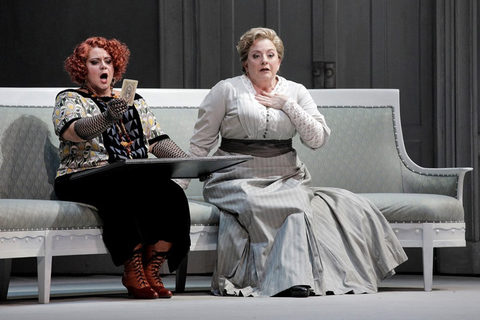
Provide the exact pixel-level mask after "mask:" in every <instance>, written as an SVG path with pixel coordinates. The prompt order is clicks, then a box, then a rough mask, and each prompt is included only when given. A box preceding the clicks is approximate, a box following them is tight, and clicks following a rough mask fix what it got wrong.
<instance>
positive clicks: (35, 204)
mask: <svg viewBox="0 0 480 320" xmlns="http://www.w3.org/2000/svg"><path fill="white" fill-rule="evenodd" d="M83 228H102V221H101V220H100V217H99V216H98V214H97V210H96V209H95V207H93V206H90V205H87V204H83V203H77V202H69V201H57V200H33V199H0V231H28V230H32V231H35V230H49V229H52V230H56V229H83Z"/></svg>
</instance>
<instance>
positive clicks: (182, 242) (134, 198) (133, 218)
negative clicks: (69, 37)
mask: <svg viewBox="0 0 480 320" xmlns="http://www.w3.org/2000/svg"><path fill="white" fill-rule="evenodd" d="M109 99H111V98H102V100H100V99H93V98H92V96H91V95H89V94H87V93H84V92H82V91H78V90H65V91H62V92H60V93H59V94H58V95H57V98H56V101H55V108H54V112H53V114H52V121H53V125H54V128H55V133H56V134H57V135H58V136H61V134H62V132H63V130H65V129H66V127H67V125H69V124H71V123H72V122H73V121H75V120H77V119H79V118H82V117H88V116H93V115H96V114H99V113H101V112H103V111H105V110H106V103H107V102H108V100H109ZM122 122H123V124H124V126H125V129H126V132H127V133H128V135H129V138H130V139H131V141H132V142H133V144H132V145H131V153H130V156H131V157H132V158H147V157H148V147H149V146H150V144H153V143H155V142H156V141H159V140H162V139H166V138H168V135H166V134H165V133H164V132H162V130H161V129H160V125H159V123H158V122H157V119H156V118H155V116H154V115H153V113H152V112H151V110H150V108H149V107H148V105H147V104H146V102H145V101H144V99H143V98H142V97H141V96H140V95H138V94H137V95H135V100H134V103H133V105H132V106H129V107H128V110H127V111H126V112H125V113H124V115H123V119H122ZM121 131H122V130H121V128H119V126H118V125H112V126H111V127H109V128H107V130H105V131H104V132H103V133H102V134H101V135H99V136H97V137H94V138H92V139H91V140H89V141H86V142H72V141H67V140H63V139H61V138H60V145H59V156H60V166H59V168H58V170H57V177H56V179H55V193H56V195H57V197H58V198H59V199H60V200H68V201H78V202H83V203H88V204H91V205H93V206H95V207H96V208H97V209H98V213H99V215H100V217H101V219H102V221H103V240H104V242H105V245H106V247H107V248H108V250H109V252H110V254H111V256H112V260H113V263H114V264H115V265H117V266H119V265H122V264H123V263H124V262H125V261H126V260H128V259H130V258H131V257H132V253H133V250H134V248H135V247H136V246H137V245H138V244H139V243H143V244H146V245H151V244H155V243H157V242H158V241H159V240H165V241H167V242H170V243H172V244H173V246H172V249H171V250H170V251H169V256H168V266H169V269H170V271H174V270H176V269H177V268H178V266H179V264H180V262H181V261H182V259H183V258H184V257H185V255H186V254H187V253H188V250H189V248H190V211H189V207H188V200H187V198H186V196H185V192H184V191H183V190H182V188H181V187H179V186H178V185H177V184H176V183H175V182H173V181H172V180H170V179H165V178H164V177H163V175H162V174H161V173H160V174H158V175H157V174H156V173H157V172H155V171H154V170H152V169H151V168H148V167H145V166H144V167H139V168H136V169H135V171H132V170H129V171H128V173H125V172H121V171H118V172H116V173H115V174H111V175H109V176H98V175H89V176H88V177H86V178H82V179H74V180H73V179H70V177H72V176H74V175H75V174H76V173H79V172H82V171H84V170H91V169H94V168H97V167H101V166H106V165H108V164H109V163H111V162H113V161H116V160H121V159H128V158H129V157H130V156H129V155H128V153H127V151H126V149H125V148H124V147H123V146H122V144H121V142H122V141H123V140H122V139H125V137H123V138H122V135H121ZM172 207H174V208H175V212H172V211H171V208H172Z"/></svg>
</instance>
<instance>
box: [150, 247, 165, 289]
mask: <svg viewBox="0 0 480 320" xmlns="http://www.w3.org/2000/svg"><path fill="white" fill-rule="evenodd" d="M166 257H167V255H166V253H164V252H158V251H155V252H154V253H153V256H152V258H151V259H150V261H149V263H148V265H147V268H148V269H150V271H151V275H152V276H153V277H154V279H155V281H156V282H159V283H161V284H163V282H162V278H161V277H160V268H161V267H162V265H163V263H164V262H165V260H166Z"/></svg>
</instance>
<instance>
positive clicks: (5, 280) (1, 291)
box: [0, 259, 12, 301]
mask: <svg viewBox="0 0 480 320" xmlns="http://www.w3.org/2000/svg"><path fill="white" fill-rule="evenodd" d="M11 271H12V259H0V301H4V300H7V295H8V287H9V285H10V274H11Z"/></svg>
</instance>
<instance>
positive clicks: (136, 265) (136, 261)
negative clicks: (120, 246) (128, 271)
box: [131, 251, 148, 286]
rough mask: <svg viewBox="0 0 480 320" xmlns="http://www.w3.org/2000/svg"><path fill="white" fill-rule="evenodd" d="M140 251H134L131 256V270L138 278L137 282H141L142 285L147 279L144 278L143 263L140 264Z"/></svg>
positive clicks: (144, 284) (146, 283) (145, 283)
mask: <svg viewBox="0 0 480 320" xmlns="http://www.w3.org/2000/svg"><path fill="white" fill-rule="evenodd" d="M141 257H142V252H141V251H135V252H134V254H133V258H132V260H131V262H132V263H133V266H132V268H133V270H134V271H135V276H136V278H137V280H138V282H139V283H141V284H142V286H146V285H148V281H147V279H146V278H145V272H144V271H143V265H142V260H141Z"/></svg>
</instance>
